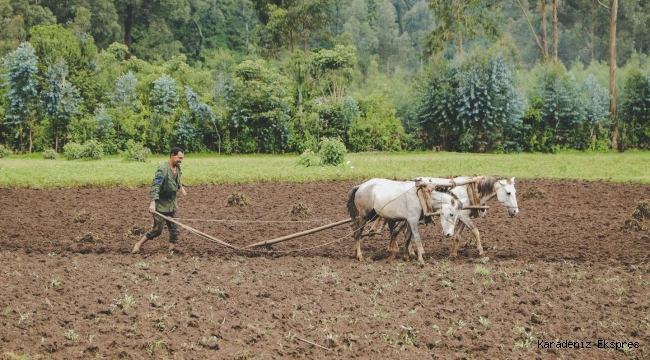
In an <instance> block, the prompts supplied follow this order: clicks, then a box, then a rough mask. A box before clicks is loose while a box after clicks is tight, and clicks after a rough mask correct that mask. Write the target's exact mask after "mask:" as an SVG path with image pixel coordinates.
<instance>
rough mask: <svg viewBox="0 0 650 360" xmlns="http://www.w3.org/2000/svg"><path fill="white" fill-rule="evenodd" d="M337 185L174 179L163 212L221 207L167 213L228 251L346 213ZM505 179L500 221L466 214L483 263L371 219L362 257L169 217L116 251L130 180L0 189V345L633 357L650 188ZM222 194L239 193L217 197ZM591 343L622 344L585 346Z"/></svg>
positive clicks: (140, 223)
mask: <svg viewBox="0 0 650 360" xmlns="http://www.w3.org/2000/svg"><path fill="white" fill-rule="evenodd" d="M353 185H354V183H351V182H319V183H307V184H288V183H282V184H249V185H229V186H196V187H190V188H188V193H189V194H188V196H187V197H186V198H181V199H180V200H179V201H180V205H181V210H180V211H179V213H178V216H179V217H180V218H183V219H211V220H237V221H239V222H235V221H226V222H195V221H189V220H183V221H184V222H185V223H187V224H188V225H190V226H193V227H195V228H197V229H199V230H201V231H203V232H205V233H207V234H210V235H212V236H214V237H216V238H219V239H221V240H224V241H226V242H229V243H231V244H233V245H235V246H240V247H241V246H245V245H247V244H251V243H254V242H258V241H262V240H266V239H271V238H274V237H278V236H282V235H286V234H290V233H294V232H298V231H302V230H305V229H309V228H313V227H316V226H320V225H323V224H326V223H328V222H333V221H338V220H341V219H345V218H347V217H348V215H347V213H346V206H345V204H346V198H347V192H348V190H349V189H350V188H351V187H352V186H353ZM517 189H518V197H519V205H520V210H521V212H520V213H519V214H518V215H517V216H516V217H514V218H509V217H507V213H506V209H505V208H504V207H502V206H501V205H500V204H498V202H496V200H492V202H491V203H490V204H489V205H492V206H493V207H492V209H491V210H490V214H489V215H488V217H487V218H484V219H478V220H477V221H476V223H477V225H478V227H479V229H480V230H481V233H482V238H483V241H484V247H485V249H486V255H487V256H488V257H489V260H488V259H484V260H483V261H480V259H478V255H477V252H476V249H475V248H474V247H472V246H466V247H461V250H460V251H459V256H458V258H457V259H455V260H451V261H450V260H449V259H448V258H447V256H448V254H449V252H450V250H451V241H450V240H449V239H442V233H441V231H440V227H439V225H434V226H427V227H424V226H421V229H422V235H423V239H424V247H425V251H426V252H427V254H426V255H425V260H426V265H425V266H423V267H420V266H418V265H417V263H416V262H415V261H409V262H405V261H404V260H403V259H402V258H401V257H399V258H394V257H392V256H390V254H389V253H388V252H387V251H386V247H387V245H388V235H387V234H385V233H384V234H382V235H381V236H375V237H373V238H367V239H366V240H365V241H364V243H363V245H362V250H363V253H364V255H365V256H366V258H367V259H368V261H367V262H365V263H360V262H359V261H357V260H356V259H350V258H349V257H348V255H349V253H350V250H351V246H352V242H351V239H350V238H349V237H346V236H348V235H349V234H350V230H351V227H350V225H349V224H346V225H343V226H339V227H337V228H333V229H330V230H325V231H323V232H320V233H317V234H314V235H309V236H306V237H303V238H299V239H295V240H291V241H288V242H283V243H280V244H276V245H274V246H273V247H272V248H271V249H260V250H259V251H257V252H234V251H231V250H228V249H226V248H224V247H222V246H220V245H217V244H215V243H213V242H209V241H207V240H205V239H202V238H200V237H197V236H195V235H192V234H190V233H188V232H187V231H185V232H183V234H182V235H181V241H180V244H179V247H178V251H177V252H175V253H173V254H170V253H169V252H167V251H166V248H167V240H166V239H167V236H168V233H167V231H165V232H164V233H163V235H162V236H161V237H159V238H157V239H155V240H153V241H150V242H148V243H146V244H145V246H144V247H143V251H142V253H140V254H137V255H131V254H130V253H129V252H130V250H131V248H132V246H133V244H134V243H135V242H136V241H137V239H138V238H139V235H137V234H138V233H139V231H140V230H141V229H147V228H148V227H149V226H150V223H151V216H150V215H149V214H148V213H147V207H148V199H147V194H148V190H147V189H145V188H136V189H128V188H117V187H115V188H75V189H47V190H18V189H0V199H2V207H1V208H0V269H1V270H2V273H0V354H3V356H4V357H6V358H14V357H16V358H17V357H18V356H21V355H29V356H31V357H32V358H53V359H63V358H95V357H101V358H135V359H139V358H154V359H163V358H171V359H205V358H211V359H233V358H236V359H253V358H256V359H279V358H307V359H318V358H328V359H329V358H362V359H369V358H372V359H386V358H393V359H394V358H409V359H422V358H442V359H451V358H495V359H496V358H499V359H505V358H526V359H528V358H647V357H650V347H649V346H650V309H649V305H650V303H649V301H650V300H649V299H650V296H649V295H650V259H649V258H648V255H649V253H650V247H649V245H650V244H649V243H650V233H649V232H648V230H641V231H627V230H625V229H624V224H625V221H626V220H627V219H629V218H630V216H631V214H632V213H633V212H634V210H635V204H636V201H639V200H644V199H649V198H650V186H648V185H639V184H612V183H606V182H578V181H562V180H557V181H550V180H518V182H517ZM240 193H241V194H244V195H245V196H246V198H247V199H248V201H249V205H247V206H230V207H227V206H226V199H228V198H229V196H230V195H233V194H240ZM300 204H302V205H305V206H306V210H305V209H304V207H303V208H302V209H301V208H300V207H299V206H298V205H300ZM294 207H296V208H297V209H298V210H301V211H296V212H297V213H301V212H302V213H303V214H304V212H305V211H307V212H308V213H309V214H308V216H306V217H299V216H296V215H291V214H290V212H291V210H292V209H293V208H294ZM244 220H245V221H252V222H244ZM255 221H257V222H255ZM261 221H267V222H261ZM270 221H291V222H270ZM306 221H311V222H306ZM645 222H646V224H645V226H646V227H647V225H648V224H647V223H648V222H649V221H648V220H646V221H645ZM640 224H641V225H643V222H641V223H640ZM641 227H643V226H641ZM470 238H471V235H470V234H469V233H465V234H464V242H467V240H469V239H470ZM338 239H342V240H341V241H339V242H335V241H336V240H338ZM317 245H324V246H320V247H316V248H312V249H308V250H302V251H298V250H301V249H305V248H309V247H314V246H317ZM402 249H403V240H400V250H402ZM269 250H270V251H275V252H270V251H269ZM599 339H600V340H604V341H607V345H608V347H611V346H610V345H611V344H610V342H631V348H630V349H629V350H628V349H625V351H623V349H618V350H617V349H611V348H598V347H597V346H598V340H599ZM539 341H542V342H547V343H546V344H544V343H542V346H543V345H551V346H553V348H552V349H543V348H540V347H539V345H540V343H539ZM551 341H554V342H560V343H561V344H562V345H566V343H564V342H565V341H569V342H577V343H576V345H578V346H584V347H585V348H579V349H573V348H571V349H567V348H557V347H556V346H557V344H556V343H553V344H550V343H548V342H551ZM309 342H311V343H313V344H316V345H313V344H310V343H309ZM588 342H590V343H588ZM571 345H572V346H573V345H574V344H571ZM620 345H621V344H619V346H620ZM587 346H590V347H591V348H586V347H587Z"/></svg>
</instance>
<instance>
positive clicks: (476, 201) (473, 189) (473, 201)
mask: <svg viewBox="0 0 650 360" xmlns="http://www.w3.org/2000/svg"><path fill="white" fill-rule="evenodd" d="M480 184H481V179H478V180H476V181H475V182H473V183H471V184H468V185H467V197H468V198H469V205H470V206H478V205H481V195H480V193H479V191H478V186H479V185H480ZM483 211H485V210H480V209H472V210H471V212H470V214H469V216H470V217H471V218H477V217H478V216H479V215H480V212H483Z"/></svg>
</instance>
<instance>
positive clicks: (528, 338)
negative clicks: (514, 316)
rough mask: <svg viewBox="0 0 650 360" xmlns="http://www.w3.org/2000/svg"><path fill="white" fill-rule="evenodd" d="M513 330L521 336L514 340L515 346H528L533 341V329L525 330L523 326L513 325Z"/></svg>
mask: <svg viewBox="0 0 650 360" xmlns="http://www.w3.org/2000/svg"><path fill="white" fill-rule="evenodd" d="M513 332H514V333H515V334H517V335H518V337H521V340H519V341H515V347H529V346H530V344H532V342H533V330H532V329H531V330H527V329H526V328H525V327H523V326H519V325H515V327H514V329H513Z"/></svg>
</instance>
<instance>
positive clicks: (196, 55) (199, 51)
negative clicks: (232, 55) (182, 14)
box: [192, 19, 248, 60]
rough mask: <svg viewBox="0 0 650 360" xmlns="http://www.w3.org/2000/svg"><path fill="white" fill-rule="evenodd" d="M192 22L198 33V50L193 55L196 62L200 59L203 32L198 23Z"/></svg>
mask: <svg viewBox="0 0 650 360" xmlns="http://www.w3.org/2000/svg"><path fill="white" fill-rule="evenodd" d="M192 21H193V22H194V25H196V29H197V30H198V32H199V48H198V49H196V53H195V58H196V60H199V58H200V57H201V48H203V32H202V31H201V26H199V23H198V22H197V21H196V20H194V19H192ZM247 48H248V47H247Z"/></svg>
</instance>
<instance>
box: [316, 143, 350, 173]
mask: <svg viewBox="0 0 650 360" xmlns="http://www.w3.org/2000/svg"><path fill="white" fill-rule="evenodd" d="M318 155H320V159H321V162H322V163H323V165H334V166H336V165H339V164H341V163H342V162H343V157H344V155H345V145H343V143H342V142H341V141H340V140H338V139H331V138H330V139H328V138H324V139H322V140H321V143H320V151H319V152H318Z"/></svg>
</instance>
